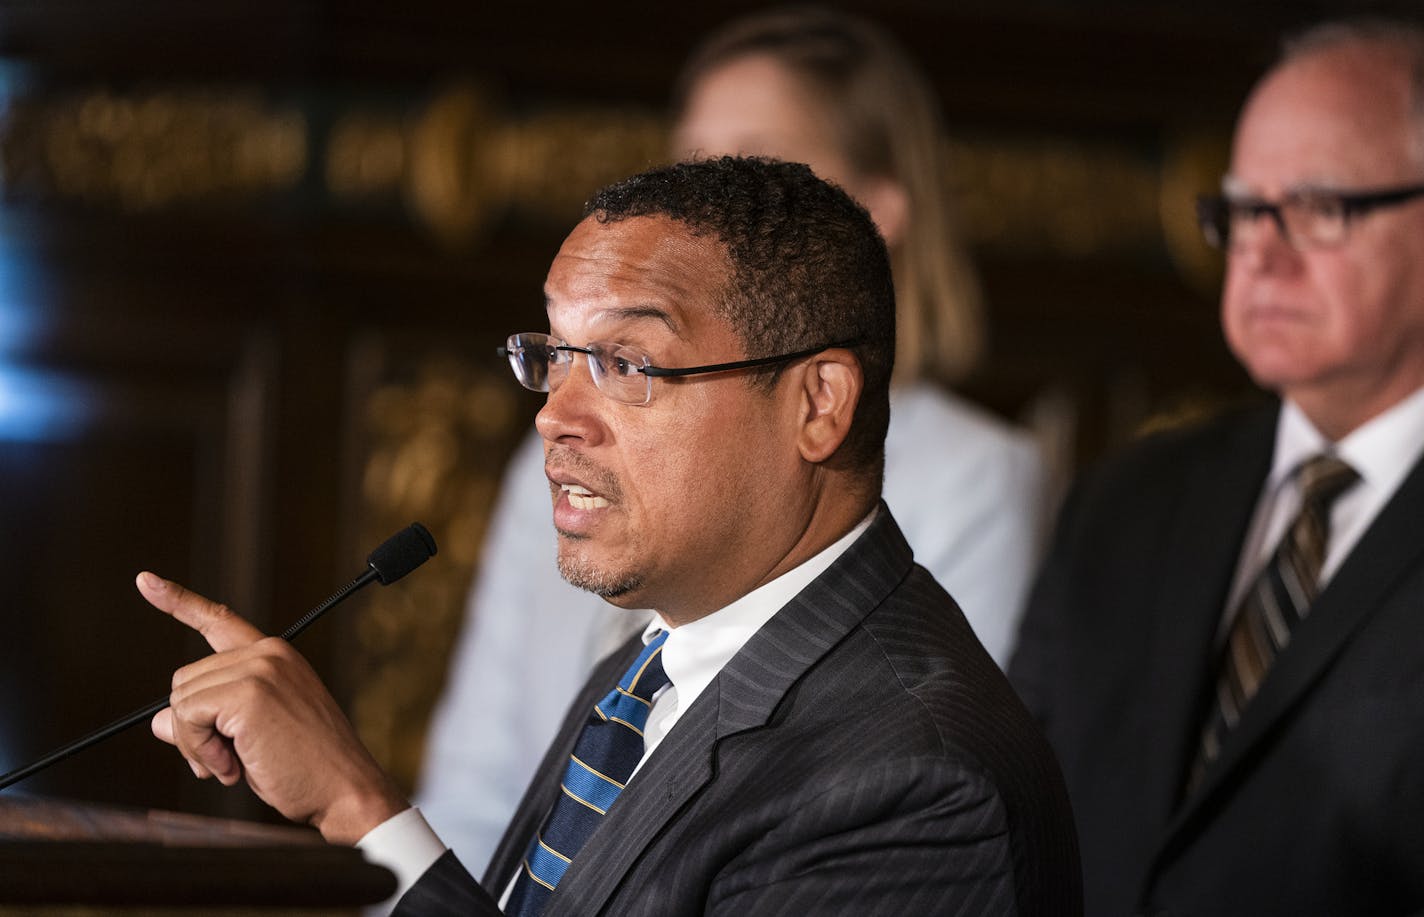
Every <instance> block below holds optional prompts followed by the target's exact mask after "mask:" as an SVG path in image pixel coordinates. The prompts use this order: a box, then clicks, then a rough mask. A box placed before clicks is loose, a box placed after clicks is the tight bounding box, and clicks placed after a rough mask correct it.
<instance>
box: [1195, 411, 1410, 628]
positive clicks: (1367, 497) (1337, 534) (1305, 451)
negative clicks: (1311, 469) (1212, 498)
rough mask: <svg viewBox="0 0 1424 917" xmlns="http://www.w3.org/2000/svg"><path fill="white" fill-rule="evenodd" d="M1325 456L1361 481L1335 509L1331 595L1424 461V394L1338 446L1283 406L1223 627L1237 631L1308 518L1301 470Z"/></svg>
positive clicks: (1327, 573)
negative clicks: (1254, 590) (1245, 599)
mask: <svg viewBox="0 0 1424 917" xmlns="http://www.w3.org/2000/svg"><path fill="white" fill-rule="evenodd" d="M1322 452H1323V453H1329V454H1331V455H1334V456H1336V457H1337V458H1339V459H1341V460H1343V461H1345V462H1347V463H1349V465H1350V467H1352V468H1354V469H1355V471H1356V472H1358V473H1359V475H1360V480H1359V481H1357V482H1356V483H1355V484H1354V486H1352V487H1350V488H1349V489H1348V490H1346V491H1345V492H1344V493H1343V494H1341V495H1340V496H1339V497H1337V498H1336V499H1335V502H1334V503H1333V504H1331V507H1330V543H1329V545H1328V546H1327V548H1326V554H1325V562H1324V564H1323V565H1322V566H1321V568H1320V587H1321V588H1322V589H1323V588H1324V587H1325V585H1326V583H1328V582H1329V581H1330V578H1331V577H1332V576H1334V575H1335V572H1336V571H1337V570H1339V569H1340V565H1341V564H1342V563H1344V561H1345V558H1346V557H1348V556H1350V552H1351V551H1353V550H1354V549H1355V545H1356V544H1358V543H1359V541H1360V538H1361V537H1363V536H1364V534H1365V531H1366V530H1367V529H1368V528H1369V527H1370V523H1372V522H1374V520H1375V517H1376V516H1378V515H1379V513H1380V510H1382V509H1384V506H1385V504H1386V503H1388V502H1389V500H1390V498H1391V497H1393V496H1394V492H1395V491H1396V490H1398V489H1399V485H1400V484H1401V483H1403V481H1404V478H1405V476H1406V475H1407V474H1409V470H1410V469H1411V468H1413V467H1414V465H1415V463H1417V462H1418V461H1419V458H1420V456H1421V454H1424V388H1421V389H1419V390H1418V391H1416V392H1415V393H1414V394H1412V395H1410V396H1409V397H1408V398H1405V399H1404V400H1403V401H1401V402H1399V403H1398V404H1396V405H1395V406H1394V407H1392V408H1390V409H1389V410H1387V411H1385V412H1384V413H1382V414H1380V415H1379V416H1377V417H1375V418H1373V419H1372V420H1370V421H1368V422H1367V423H1365V424H1363V425H1361V426H1359V427H1357V428H1356V429H1355V430H1354V431H1352V432H1351V433H1350V434H1349V435H1347V436H1346V437H1345V438H1344V439H1342V440H1340V441H1339V442H1338V443H1333V442H1331V441H1330V440H1329V439H1327V438H1326V437H1325V436H1324V435H1323V434H1321V433H1320V431H1319V430H1317V429H1316V428H1315V425H1314V424H1312V423H1311V422H1310V419H1309V418H1307V417H1306V416H1305V413H1304V412H1303V411H1301V409H1300V408H1299V407H1297V406H1296V405H1295V404H1294V403H1293V402H1290V401H1287V402H1285V403H1284V404H1283V405H1282V407H1281V416H1280V420H1279V422H1278V423H1277V424H1276V446H1275V453H1274V456H1273V458H1272V461H1271V473H1270V474H1269V475H1268V476H1267V478H1266V484H1265V486H1264V487H1263V488H1262V490H1261V497H1260V499H1259V500H1258V501H1257V504H1256V512H1255V515H1254V516H1253V517H1252V521H1251V527H1250V528H1249V529H1248V530H1247V535H1246V541H1245V543H1244V544H1243V546H1242V551H1241V558H1240V561H1239V562H1238V563H1237V566H1236V579H1235V580H1234V581H1233V584H1232V587H1231V592H1230V600H1229V601H1228V602H1227V605H1226V609H1225V617H1224V618H1223V627H1225V626H1226V625H1229V623H1230V618H1231V616H1233V615H1234V614H1235V613H1236V609H1237V608H1238V607H1239V605H1240V604H1241V599H1242V596H1244V595H1245V594H1246V590H1247V589H1249V588H1250V586H1251V584H1252V583H1253V582H1254V581H1255V580H1256V578H1257V576H1259V575H1260V572H1261V570H1262V568H1263V567H1265V565H1266V563H1267V562H1268V561H1269V560H1270V558H1271V555H1272V553H1274V551H1275V549H1276V545H1278V544H1279V543H1280V541H1281V539H1282V538H1283V537H1285V532H1286V529H1287V528H1288V527H1289V526H1290V523H1291V520H1293V519H1294V518H1295V516H1296V514H1297V513H1299V512H1300V501H1301V493H1300V484H1299V481H1298V480H1297V478H1296V476H1295V470H1296V468H1298V467H1299V466H1300V464H1301V463H1302V462H1304V461H1306V460H1307V459H1309V458H1311V457H1313V456H1315V455H1319V454H1320V453H1322Z"/></svg>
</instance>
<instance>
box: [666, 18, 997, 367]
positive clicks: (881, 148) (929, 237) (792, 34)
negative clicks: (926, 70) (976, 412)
mask: <svg viewBox="0 0 1424 917" xmlns="http://www.w3.org/2000/svg"><path fill="white" fill-rule="evenodd" d="M749 55H768V56H770V57H771V58H773V59H774V60H776V61H777V62H778V63H780V64H783V65H784V66H786V67H787V68H788V69H789V70H791V71H792V72H793V73H795V74H797V75H798V76H800V77H802V78H803V79H804V80H805V81H806V84H807V85H808V87H809V88H811V89H812V90H813V91H814V92H815V93H817V94H818V95H820V96H822V97H823V98H824V100H825V103H826V106H825V107H826V111H827V114H828V116H829V117H830V118H831V120H832V123H833V124H834V125H835V126H836V129H837V134H838V136H839V137H840V141H841V151H842V153H843V154H844V155H845V157H846V160H847V161H848V162H849V164H850V166H851V167H852V168H853V169H855V170H856V172H858V173H859V174H861V175H863V176H866V177H874V178H886V179H890V180H892V181H895V182H898V183H899V184H900V185H901V186H902V187H903V188H904V190H905V193H906V196H907V198H908V200H909V213H908V221H907V223H906V226H905V231H904V233H903V235H902V238H901V242H900V244H899V245H897V246H896V248H895V250H894V251H892V252H891V261H892V265H893V271H894V278H895V298H896V301H897V303H898V305H897V307H896V311H895V320H896V335H895V336H896V347H895V377H894V378H895V382H896V383H897V384H904V383H908V382H912V381H915V380H918V379H922V378H933V379H936V380H938V381H940V382H944V383H946V384H952V383H955V382H959V381H961V380H962V379H964V377H965V376H967V375H968V374H969V372H970V371H971V370H972V369H973V368H974V364H975V363H976V362H977V360H978V358H979V356H980V353H981V351H982V350H983V346H984V318H983V312H984V307H983V300H982V295H981V293H980V288H979V281H978V277H977V276H976V274H975V272H974V268H973V266H972V264H971V263H970V261H969V256H968V253H967V252H966V251H965V250H964V247H963V244H962V243H961V241H960V238H959V234H958V232H957V230H956V228H955V220H954V216H953V212H952V204H951V199H950V198H951V196H950V189H949V181H948V177H947V175H946V162H945V131H944V125H943V120H942V118H941V115H940V110H939V103H938V100H937V99H936V97H935V95H934V93H933V91H932V90H931V89H930V87H929V83H928V81H927V80H926V79H925V77H924V75H923V74H922V73H921V72H920V70H919V68H918V67H917V66H916V65H915V63H914V62H913V61H911V60H910V58H909V57H908V55H906V54H905V52H904V51H903V50H902V49H901V47H900V46H899V44H898V43H896V42H895V41H894V39H892V38H891V37H890V36H889V35H888V34H887V33H886V32H884V31H883V30H881V29H880V28H878V27H876V26H874V25H872V24H870V23H868V22H865V21H864V20H861V19H856V18H854V17H851V16H847V15H845V14H842V13H837V12H832V11H829V10H821V9H786V10H777V11H772V12H767V13H760V14H756V15H753V16H749V17H746V18H743V19H739V20H736V21H734V22H732V23H730V24H728V25H726V26H724V27H722V28H721V29H719V30H718V31H716V32H714V33H713V34H712V35H711V36H709V37H708V38H707V39H706V40H705V41H704V42H703V43H702V44H701V45H700V46H699V47H698V48H697V49H696V50H695V51H694V52H693V54H692V56H691V57H690V58H689V60H688V62H687V63H686V65H684V68H683V71H682V75H681V76H680V78H679V79H678V82H677V88H676V93H675V96H674V104H675V106H676V109H677V110H678V111H679V112H680V111H681V110H682V109H683V107H684V106H685V104H686V101H687V98H688V95H689V93H690V92H691V90H692V87H693V86H694V85H695V84H696V83H697V81H698V80H699V79H700V78H701V77H702V76H704V75H706V74H707V73H709V72H711V71H712V70H715V69H716V68H718V67H719V66H721V65H723V64H726V63H728V62H730V61H732V60H735V59H737V58H741V57H745V56H749Z"/></svg>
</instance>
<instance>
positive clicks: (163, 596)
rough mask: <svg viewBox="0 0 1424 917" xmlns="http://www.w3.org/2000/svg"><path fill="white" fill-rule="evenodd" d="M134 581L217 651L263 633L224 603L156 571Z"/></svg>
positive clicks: (153, 601)
mask: <svg viewBox="0 0 1424 917" xmlns="http://www.w3.org/2000/svg"><path fill="white" fill-rule="evenodd" d="M135 584H136V585H137V586H138V591H139V592H140V593H141V594H142V595H143V597H144V598H145V599H147V600H148V603H149V604H150V605H152V606H153V607H154V608H157V609H158V610H159V611H163V612H167V613H168V614H170V615H172V616H173V617H175V618H177V619H178V620H179V621H181V622H183V623H184V624H186V625H188V626H189V627H191V628H193V630H196V631H197V632H198V633H200V634H202V635H203V639H205V640H207V641H208V646H211V647H212V648H213V649H214V650H215V651H217V652H219V653H221V652H225V651H227V650H235V649H240V648H242V647H244V646H247V645H249V644H252V643H256V642H257V641H258V640H261V639H262V638H263V637H265V636H266V634H264V633H262V631H260V630H258V629H257V628H255V627H253V626H252V625H251V624H249V623H248V622H247V621H246V620H244V619H243V618H242V616H241V615H239V614H237V613H236V612H234V611H233V610H232V609H231V608H228V607H227V606H226V605H222V604H220V603H218V602H214V601H213V600H212V599H207V598H204V597H203V596H201V595H198V593H196V592H193V591H192V590H191V589H186V588H184V587H183V586H180V585H178V584H177V583H174V582H171V581H169V580H166V579H164V578H163V577H161V576H158V575H156V574H153V573H149V572H148V571H144V572H143V573H140V574H139V575H138V577H137V579H136V580H135Z"/></svg>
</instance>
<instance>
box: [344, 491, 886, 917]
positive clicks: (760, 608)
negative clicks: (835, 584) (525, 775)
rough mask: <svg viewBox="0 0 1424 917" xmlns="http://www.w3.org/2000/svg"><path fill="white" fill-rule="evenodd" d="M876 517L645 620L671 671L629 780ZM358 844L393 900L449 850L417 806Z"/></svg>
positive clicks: (645, 640)
mask: <svg viewBox="0 0 1424 917" xmlns="http://www.w3.org/2000/svg"><path fill="white" fill-rule="evenodd" d="M874 518H875V512H874V511H872V512H871V513H870V515H868V516H866V517H865V518H864V519H862V520H861V521H860V523H859V524H857V525H856V526H855V528H853V529H851V530H850V531H849V532H848V533H846V534H845V535H843V536H842V537H841V538H839V539H838V540H837V541H836V542H835V543H833V544H831V545H830V546H828V547H826V548H824V549H823V550H821V551H820V552H819V553H817V554H816V555H815V556H813V557H811V558H810V559H808V560H806V561H804V562H802V563H801V564H799V565H798V566H796V567H794V568H793V569H791V570H788V571H787V572H786V573H783V574H782V575H781V576H778V577H777V578H776V579H774V580H772V581H771V582H769V583H766V584H764V585H762V586H758V587H757V588H756V589H753V590H752V591H751V592H749V593H747V594H746V595H744V596H742V597H741V598H740V599H737V600H736V601H735V602H732V603H731V604H730V605H727V606H725V607H724V608H721V609H719V610H717V611H715V612H713V613H712V614H709V615H707V616H706V617H703V618H699V619H698V620H696V621H693V622H691V623H688V624H684V625H682V626H681V627H669V626H668V625H667V624H666V623H665V622H664V621H663V620H662V618H661V616H658V617H656V618H655V619H654V620H653V621H652V622H651V623H649V624H648V626H647V628H646V629H645V630H644V631H643V643H644V645H647V643H648V642H649V641H651V640H652V639H653V637H654V636H655V635H656V634H657V633H658V632H659V631H660V630H664V629H666V630H667V631H668V637H667V640H666V641H665V642H664V643H663V671H664V672H666V673H667V675H668V684H667V685H666V686H665V687H663V688H662V689H661V690H659V691H658V693H656V694H654V695H653V706H652V709H651V710H650V711H649V713H648V721H647V723H646V724H645V726H644V728H643V757H642V759H641V760H640V761H639V762H638V765H637V767H635V768H634V769H633V775H632V776H631V777H630V778H629V781H628V782H629V783H631V782H632V781H633V780H634V779H636V778H637V775H638V771H639V770H640V769H641V768H642V766H643V764H644V763H645V762H646V761H647V760H648V757H649V756H650V755H652V753H653V752H654V751H655V750H656V749H657V747H658V745H659V744H660V743H661V742H662V741H663V739H664V738H666V737H667V735H668V733H669V732H670V731H672V728H673V726H674V725H676V723H677V721H678V719H679V718H680V717H681V716H682V714H683V712H684V711H686V710H687V709H688V708H689V707H691V706H692V704H693V703H694V702H695V701H696V700H697V698H698V696H699V695H701V694H702V692H703V691H704V690H705V689H706V688H707V686H708V685H709V684H711V683H712V680H713V679H714V678H716V677H717V673H718V672H720V671H722V668H723V667H724V666H726V664H727V663H728V662H730V661H731V660H732V657H733V656H735V655H737V652H738V651H739V650H740V649H741V648H742V647H743V646H744V645H745V644H746V642H747V641H748V640H750V639H751V638H752V635H753V634H755V633H756V632H757V631H758V630H760V629H761V627H762V625H763V624H765V623H766V622H767V621H769V620H771V618H772V616H774V615H775V614H776V613H777V611H779V610H780V609H781V608H782V607H783V606H784V605H785V604H786V603H787V602H789V601H791V599H793V598H794V597H795V596H796V595H797V593H799V592H801V590H803V589H805V588H806V587H807V586H808V585H810V583H811V581H812V580H814V579H815V578H816V577H818V576H820V575H821V574H822V573H823V572H825V570H826V568H827V567H829V566H830V565H831V564H832V563H834V562H835V560H836V558H838V557H840V556H841V555H842V554H844V553H845V551H846V549H847V548H849V547H850V546H851V544H852V543H853V542H854V541H855V540H856V539H857V538H859V537H860V536H861V534H863V533H864V532H865V530H866V529H867V528H868V527H869V526H870V523H871V521H872V520H874ZM356 846H357V847H359V848H360V849H361V851H362V852H363V853H365V855H366V857H367V858H368V859H370V860H371V861H372V862H374V863H379V864H380V865H382V866H385V867H386V868H388V869H390V870H391V871H392V872H394V873H395V874H396V892H395V894H394V895H392V896H391V898H390V899H389V900H388V904H392V905H393V904H394V903H395V902H396V901H399V900H400V897H401V896H402V895H404V894H405V893H406V892H407V891H408V890H409V889H410V887H411V886H412V885H414V884H415V883H416V881H417V880H419V879H420V877H421V875H423V874H424V873H425V871H426V870H427V869H429V868H430V866H431V865H432V864H434V862H435V861H436V860H438V859H439V858H440V857H441V855H442V854H444V852H445V850H446V847H445V845H444V843H443V842H441V840H440V838H439V836H438V835H436V833H435V832H434V830H432V829H431V827H430V825H429V824H428V823H427V822H426V821H425V818H424V817H423V816H422V815H421V814H420V810H419V809H418V808H416V807H414V806H412V807H411V808H409V809H406V810H405V811H404V812H401V813H400V814H398V815H395V816H393V817H391V818H389V819H387V820H386V821H384V822H382V823H381V824H380V825H377V826H376V827H375V828H373V829H372V830H371V831H369V832H368V833H367V834H366V836H365V837H363V838H361V840H359V841H358V842H357V843H356ZM517 879H518V875H517V874H516V876H515V880H517ZM513 887H514V882H513V881H511V882H510V884H509V886H508V887H506V888H505V889H504V893H503V895H502V897H501V899H500V905H501V907H502V906H503V905H504V902H505V901H507V900H508V899H509V894H510V892H511V891H512V890H513Z"/></svg>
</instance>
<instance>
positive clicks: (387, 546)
mask: <svg viewBox="0 0 1424 917" xmlns="http://www.w3.org/2000/svg"><path fill="white" fill-rule="evenodd" d="M435 552H436V547H435V537H434V536H433V535H431V534H430V530H429V529H427V528H426V527H425V526H423V525H421V524H420V523H419V522H412V523H411V524H410V525H408V526H406V527H405V528H403V529H401V530H400V531H399V532H396V533H395V534H394V535H392V536H391V537H389V538H387V539H386V540H385V541H383V542H381V545H380V547H378V548H376V550H374V551H372V552H371V554H370V556H369V557H367V558H366V570H365V571H364V572H362V574H361V575H360V576H358V577H356V578H355V579H354V580H352V581H351V582H349V583H347V584H346V585H345V586H342V587H341V588H340V589H338V590H337V591H336V592H335V593H333V594H332V595H331V596H330V597H329V598H327V600H326V601H324V602H322V603H321V604H320V605H318V606H316V607H315V608H313V609H312V610H311V611H309V612H307V613H306V614H305V615H303V616H302V617H301V618H299V619H298V620H297V621H296V623H294V624H293V625H292V626H291V627H289V628H287V629H286V630H285V631H283V632H282V639H283V640H291V639H292V638H294V637H296V636H297V634H300V633H301V632H302V631H304V630H306V629H307V627H309V626H310V625H311V623H312V622H313V621H315V620H316V619H317V618H319V617H321V616H322V615H324V614H326V612H327V611H328V610H330V609H331V608H332V607H334V606H336V605H338V604H340V603H341V602H343V601H345V600H346V598H347V597H348V596H350V595H351V593H353V592H355V591H356V590H358V589H360V588H361V587H363V586H367V585H369V584H370V583H372V582H373V581H376V580H379V581H380V583H381V585H382V586H389V585H390V584H391V583H394V582H395V581H396V580H398V579H400V578H401V577H403V576H405V575H406V574H407V573H409V572H410V571H412V570H414V569H415V568H416V567H418V566H420V565H421V564H423V563H425V562H426V561H427V560H429V559H430V558H432V557H434V556H435ZM167 706H168V698H167V697H164V698H162V699H160V700H156V701H154V702H153V703H151V704H149V705H148V706H146V707H143V708H141V709H139V710H135V711H134V712H132V713H130V714H127V715H126V716H122V717H120V718H118V719H117V720H114V721H113V722H112V723H110V724H109V725H107V726H105V727H103V728H102V729H97V730H95V731H94V732H91V733H90V734H89V735H87V736H85V737H83V738H82V739H77V740H76V741H73V742H70V743H69V744H68V745H66V746H64V747H63V748H57V749H55V750H54V751H52V752H50V753H49V754H47V755H45V756H44V757H43V758H40V759H39V760H38V761H35V762H33V763H31V764H27V765H25V766H24V767H21V768H19V769H17V770H13V771H10V772H9V773H8V774H5V775H3V776H0V790H3V789H5V788H6V787H8V786H10V785H11V784H13V783H19V782H20V781H21V780H24V779H25V778H26V777H31V776H33V775H35V774H37V773H39V772H40V771H42V770H44V769H45V768H47V767H49V766H50V765H51V764H57V763H58V762H60V761H63V760H64V759H65V758H68V757H70V756H72V755H76V754H78V753H79V752H81V751H83V750H84V749H86V748H88V747H89V746H91V745H97V744H98V743H100V742H102V741H104V740H105V739H107V738H109V737H110V736H112V735H117V734H118V733H120V732H123V731H124V730H125V729H128V728H129V727H130V726H132V725H134V724H135V723H140V722H142V721H144V720H146V719H150V718H152V717H153V715H154V714H155V713H157V712H158V711H160V710H162V709H164V708H165V707H167Z"/></svg>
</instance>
